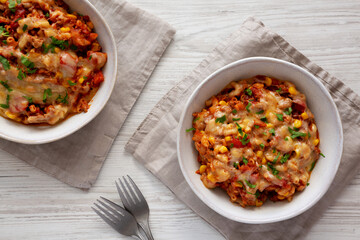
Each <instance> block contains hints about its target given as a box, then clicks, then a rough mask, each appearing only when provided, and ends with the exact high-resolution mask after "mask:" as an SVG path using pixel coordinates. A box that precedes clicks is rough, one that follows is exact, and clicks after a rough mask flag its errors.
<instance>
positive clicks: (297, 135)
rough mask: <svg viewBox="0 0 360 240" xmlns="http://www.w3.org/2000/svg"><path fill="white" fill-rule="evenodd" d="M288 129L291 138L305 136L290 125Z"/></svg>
mask: <svg viewBox="0 0 360 240" xmlns="http://www.w3.org/2000/svg"><path fill="white" fill-rule="evenodd" d="M288 130H289V132H290V133H291V136H290V137H291V138H292V139H294V138H297V137H306V135H307V134H306V133H302V132H298V131H296V130H295V128H294V129H292V128H291V127H288Z"/></svg>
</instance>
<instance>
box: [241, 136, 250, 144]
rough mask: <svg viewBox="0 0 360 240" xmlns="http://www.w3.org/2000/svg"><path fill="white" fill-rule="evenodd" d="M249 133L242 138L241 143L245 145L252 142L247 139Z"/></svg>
mask: <svg viewBox="0 0 360 240" xmlns="http://www.w3.org/2000/svg"><path fill="white" fill-rule="evenodd" d="M247 137H248V136H247V134H246V133H245V135H244V137H243V138H242V139H241V140H240V141H241V144H242V145H243V146H245V145H246V144H248V143H249V142H250V139H248V140H246V139H247Z"/></svg>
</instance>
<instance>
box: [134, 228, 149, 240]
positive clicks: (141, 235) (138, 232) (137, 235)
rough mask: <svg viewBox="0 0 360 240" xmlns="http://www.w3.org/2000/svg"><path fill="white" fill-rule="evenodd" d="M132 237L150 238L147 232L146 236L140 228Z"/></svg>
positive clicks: (144, 239)
mask: <svg viewBox="0 0 360 240" xmlns="http://www.w3.org/2000/svg"><path fill="white" fill-rule="evenodd" d="M132 237H137V238H138V239H140V240H149V239H148V237H147V235H146V233H145V236H144V235H143V234H142V232H140V231H139V229H137V230H136V234H135V236H132Z"/></svg>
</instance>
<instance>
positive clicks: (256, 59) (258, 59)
mask: <svg viewBox="0 0 360 240" xmlns="http://www.w3.org/2000/svg"><path fill="white" fill-rule="evenodd" d="M264 61H265V62H274V63H278V64H284V65H286V66H287V67H290V68H295V70H298V71H300V72H302V73H303V74H305V75H306V76H307V77H308V78H309V79H310V80H312V81H314V83H315V84H316V85H317V86H318V87H319V88H320V90H321V91H322V92H323V93H324V94H325V96H326V98H327V100H328V101H329V102H330V104H331V105H332V107H333V108H334V110H335V115H336V116H335V117H336V122H337V124H338V126H339V134H340V141H339V143H340V144H339V145H340V146H339V147H340V149H339V160H338V161H337V163H336V166H335V169H336V170H335V171H334V172H333V173H332V176H331V181H328V183H327V184H326V188H324V189H325V190H324V191H322V192H321V193H320V194H318V195H316V196H314V198H312V200H311V201H309V202H308V203H307V204H306V205H304V206H303V207H302V208H300V209H298V210H297V211H293V212H289V213H287V214H284V215H283V216H280V217H274V218H266V219H248V218H243V217H241V216H240V217H239V216H235V215H230V216H228V215H225V214H224V212H223V211H221V210H220V209H219V208H218V207H217V206H216V205H215V204H213V203H212V202H211V201H210V200H209V199H208V198H207V197H205V195H204V194H203V193H202V192H201V191H198V190H197V189H196V188H195V186H193V185H192V184H191V180H190V177H189V176H188V174H187V173H186V171H185V166H184V164H183V161H181V156H180V136H181V133H182V132H181V131H182V126H183V125H184V120H185V114H186V112H187V109H188V108H189V106H190V104H191V103H192V101H193V100H194V98H195V97H196V96H197V95H198V93H199V92H200V90H201V89H202V87H203V86H204V85H205V84H206V83H207V82H208V81H209V80H210V79H212V78H214V77H215V76H216V75H218V74H220V73H221V72H223V71H226V70H227V69H230V68H233V67H237V66H238V65H242V64H245V63H249V62H264ZM224 87H225V85H224ZM343 138H344V136H343V127H342V122H341V118H340V114H339V111H338V109H337V107H336V105H335V102H334V100H333V99H332V97H331V95H330V93H329V92H328V90H327V89H326V88H325V86H324V85H323V84H322V83H321V82H320V80H319V79H318V78H317V77H315V76H314V75H313V74H311V73H310V72H308V71H307V70H306V69H304V68H301V67H300V66H298V65H296V64H294V63H290V62H288V61H285V60H281V59H277V58H271V57H261V56H258V57H249V58H243V59H240V60H237V61H234V62H231V63H229V64H227V65H225V66H224V67H221V68H219V69H217V70H216V71H215V72H213V73H212V74H210V75H209V76H208V77H206V78H205V79H204V80H203V81H202V82H201V83H200V84H199V85H198V86H197V87H196V88H195V90H194V91H193V92H192V94H191V95H190V97H189V98H188V100H187V102H186V104H185V107H184V109H183V111H182V113H181V116H180V121H179V125H178V129H177V138H176V150H177V158H178V163H179V165H180V169H181V172H182V174H183V176H184V178H185V180H186V182H187V184H188V185H189V186H190V188H191V190H192V191H193V192H194V193H195V195H197V197H198V198H199V199H200V200H201V201H202V202H203V203H205V204H206V205H207V206H209V207H210V208H211V209H212V210H214V211H215V212H217V213H218V214H220V215H221V216H224V217H226V218H227V219H230V220H233V221H236V222H241V223H248V224H264V223H274V222H279V221H283V220H287V219H290V218H293V217H296V216H298V215H300V214H301V213H303V212H305V211H306V210H308V209H310V208H311V207H312V206H314V205H315V204H316V203H317V202H318V201H319V200H320V199H321V198H322V197H323V196H324V195H325V193H326V192H327V191H328V189H329V187H330V185H331V184H332V182H333V181H334V178H335V175H336V173H337V171H338V168H339V165H340V162H341V158H342V154H343ZM204 188H205V186H204ZM239 207H240V206H239Z"/></svg>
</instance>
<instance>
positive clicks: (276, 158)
mask: <svg viewBox="0 0 360 240" xmlns="http://www.w3.org/2000/svg"><path fill="white" fill-rule="evenodd" d="M279 157H280V153H278V155H277V156H276V157H275V159H274V161H273V164H275V163H276V162H277V160H278V159H279Z"/></svg>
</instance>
